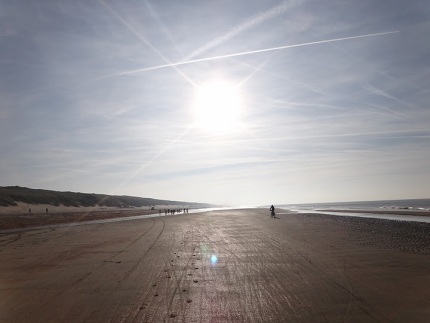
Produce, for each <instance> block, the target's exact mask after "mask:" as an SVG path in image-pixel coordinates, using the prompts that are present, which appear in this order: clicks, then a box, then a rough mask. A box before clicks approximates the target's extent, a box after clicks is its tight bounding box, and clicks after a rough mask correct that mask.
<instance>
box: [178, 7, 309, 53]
mask: <svg viewBox="0 0 430 323" xmlns="http://www.w3.org/2000/svg"><path fill="white" fill-rule="evenodd" d="M300 2H301V1H300V0H290V1H283V2H282V3H280V4H279V5H277V6H275V7H273V8H271V9H269V10H267V11H265V12H260V13H258V14H257V15H255V16H252V17H251V18H248V19H247V20H245V21H244V22H243V23H241V24H240V25H238V26H236V27H234V28H233V29H232V30H230V31H229V32H227V33H225V34H224V35H222V36H219V37H217V38H215V39H214V40H212V41H210V42H209V43H207V44H206V45H204V46H202V47H200V48H198V49H196V50H195V51H194V52H192V53H191V54H190V55H189V56H187V57H186V58H185V59H184V61H188V60H191V59H192V58H194V57H196V56H199V55H200V54H203V53H204V52H206V51H208V50H210V49H212V48H214V47H217V46H219V45H221V44H222V43H225V42H227V41H229V40H230V39H232V38H233V37H235V36H237V35H239V34H241V33H243V32H244V31H246V30H248V29H251V28H254V27H256V26H258V25H260V24H262V23H264V22H266V21H267V20H270V19H272V18H274V17H276V16H279V15H281V14H283V13H284V12H286V11H287V10H288V9H290V8H292V7H294V6H296V5H297V4H299V3H300Z"/></svg>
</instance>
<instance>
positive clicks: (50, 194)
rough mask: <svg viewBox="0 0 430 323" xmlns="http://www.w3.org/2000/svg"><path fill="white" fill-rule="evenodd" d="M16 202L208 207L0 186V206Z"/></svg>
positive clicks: (11, 204) (174, 202) (15, 203)
mask: <svg viewBox="0 0 430 323" xmlns="http://www.w3.org/2000/svg"><path fill="white" fill-rule="evenodd" d="M17 202H23V203H28V204H49V205H54V206H59V205H64V206H97V205H98V206H106V207H119V208H125V207H142V206H151V205H183V206H192V207H208V206H209V204H203V203H193V202H180V201H167V200H157V199H152V198H144V197H135V196H116V195H105V194H93V193H76V192H57V191H49V190H42V189H32V188H27V187H20V186H5V187H0V206H14V205H17Z"/></svg>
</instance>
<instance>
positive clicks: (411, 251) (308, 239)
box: [0, 209, 430, 322]
mask: <svg viewBox="0 0 430 323" xmlns="http://www.w3.org/2000/svg"><path fill="white" fill-rule="evenodd" d="M429 237H430V225H429V224H428V223H413V222H402V221H388V220H381V219H369V218H354V217H339V216H332V215H321V214H294V213H288V212H286V213H285V214H278V215H277V218H276V219H271V218H270V215H269V212H268V211H267V210H262V209H249V210H226V211H213V212H207V213H198V214H180V215H176V216H168V217H165V216H161V217H154V218H148V219H138V220H131V221H124V222H113V223H94V224H86V225H82V226H74V227H57V228H50V229H41V230H32V231H28V232H18V233H8V234H2V235H0V256H1V259H2V261H1V263H0V295H1V297H0V321H2V322H67V321H73V322H109V321H110V322H287V321H289V322H310V321H312V322H320V321H329V322H345V321H349V322H405V321H413V322H428V321H429V319H430V287H429V286H430V257H429V255H430V238H429Z"/></svg>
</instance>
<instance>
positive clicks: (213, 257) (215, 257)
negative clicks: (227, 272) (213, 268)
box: [211, 255, 218, 265]
mask: <svg viewBox="0 0 430 323" xmlns="http://www.w3.org/2000/svg"><path fill="white" fill-rule="evenodd" d="M217 262H218V257H217V256H215V255H212V256H211V263H212V265H215V264H216V263H217Z"/></svg>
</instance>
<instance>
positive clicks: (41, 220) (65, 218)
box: [0, 208, 164, 231]
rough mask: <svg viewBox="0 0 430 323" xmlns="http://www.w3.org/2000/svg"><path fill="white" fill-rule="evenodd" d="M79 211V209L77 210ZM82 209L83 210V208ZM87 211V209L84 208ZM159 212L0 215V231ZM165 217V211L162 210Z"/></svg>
mask: <svg viewBox="0 0 430 323" xmlns="http://www.w3.org/2000/svg"><path fill="white" fill-rule="evenodd" d="M76 209H79V208H76ZM81 209H82V208H81ZM84 209H85V208H84ZM158 212H159V210H158V209H157V210H148V209H145V210H143V209H118V208H110V209H107V210H93V209H91V208H90V209H89V210H87V211H85V210H84V211H82V210H67V211H65V212H61V211H57V212H50V213H48V214H45V213H43V212H39V213H32V214H22V213H17V214H14V213H7V212H5V211H3V214H1V213H0V231H1V230H10V229H20V228H31V227H38V226H47V225H57V224H65V223H77V222H86V221H95V220H102V219H113V218H123V217H129V216H139V215H148V214H154V213H158ZM162 212H163V215H164V210H162Z"/></svg>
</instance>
